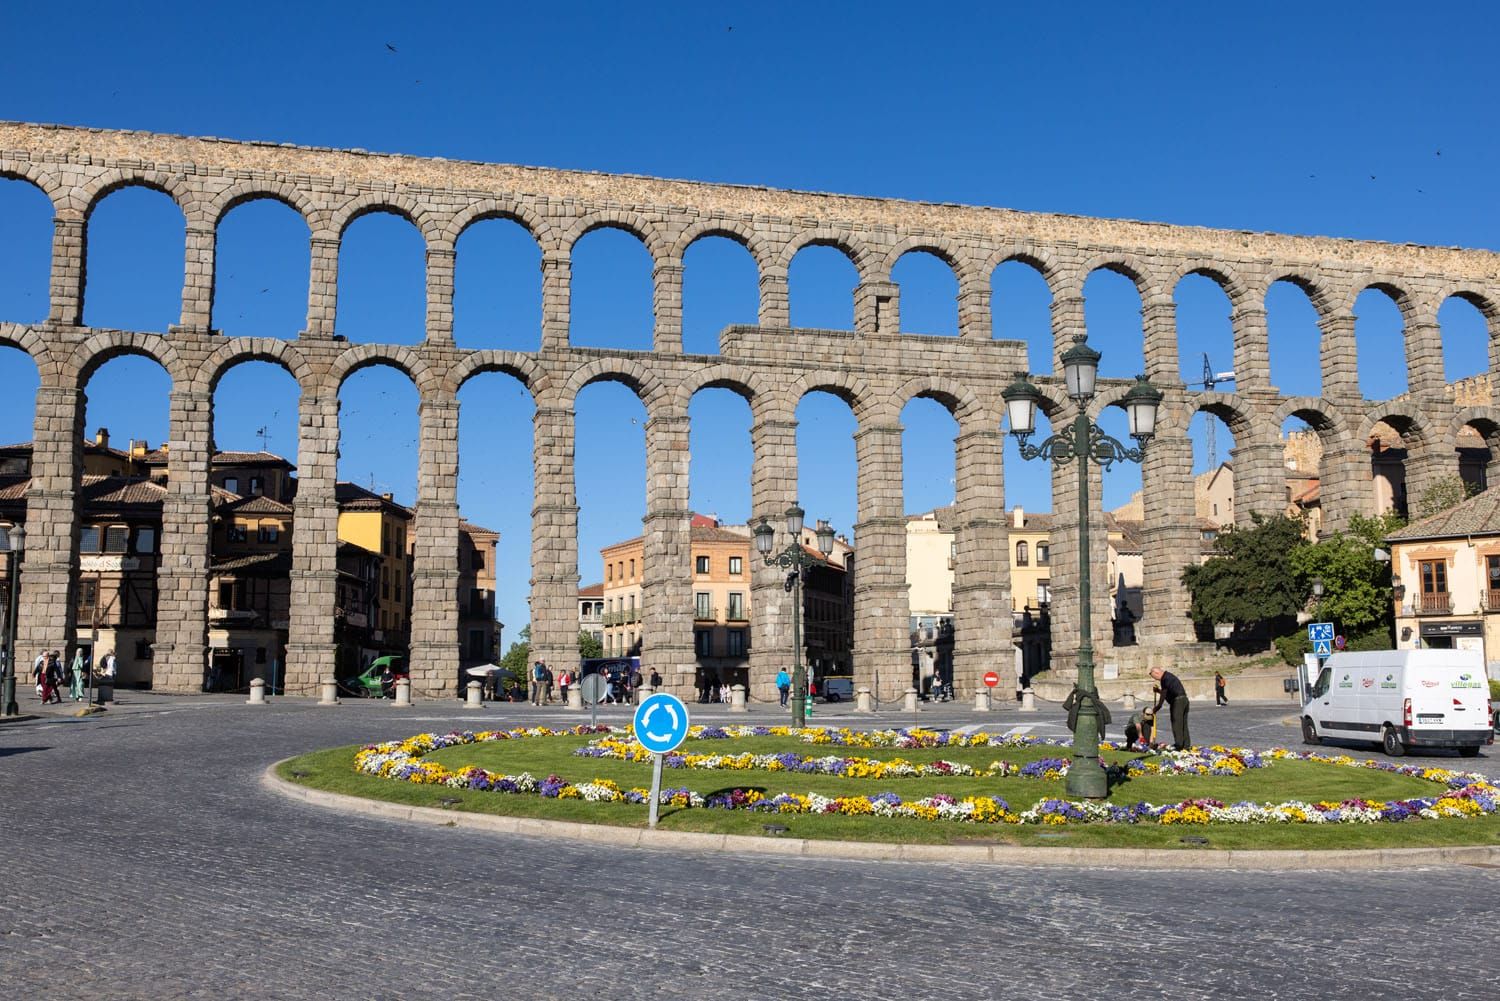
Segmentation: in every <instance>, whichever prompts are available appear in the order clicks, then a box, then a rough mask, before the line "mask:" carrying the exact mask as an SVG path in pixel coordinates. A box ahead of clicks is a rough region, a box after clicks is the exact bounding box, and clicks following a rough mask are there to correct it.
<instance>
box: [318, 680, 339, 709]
mask: <svg viewBox="0 0 1500 1001" xmlns="http://www.w3.org/2000/svg"><path fill="white" fill-rule="evenodd" d="M321 692H322V695H321V696H320V697H319V699H318V705H320V706H336V705H338V704H339V686H338V682H336V681H325V682H323V685H322V688H321Z"/></svg>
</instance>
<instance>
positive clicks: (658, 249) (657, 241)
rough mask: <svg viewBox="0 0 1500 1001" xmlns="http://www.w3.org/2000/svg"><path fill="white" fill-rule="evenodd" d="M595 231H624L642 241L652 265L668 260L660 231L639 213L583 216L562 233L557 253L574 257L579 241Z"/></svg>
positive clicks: (611, 211)
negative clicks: (653, 262) (574, 249)
mask: <svg viewBox="0 0 1500 1001" xmlns="http://www.w3.org/2000/svg"><path fill="white" fill-rule="evenodd" d="M596 229H619V230H624V231H625V232H626V233H629V234H630V235H631V236H633V237H635V238H636V239H637V240H639V241H641V244H642V246H644V247H645V248H646V250H647V251H648V252H649V253H650V254H651V259H652V260H653V261H655V262H657V263H661V261H663V260H665V259H666V255H667V241H666V239H665V238H664V237H663V236H662V233H661V228H660V227H659V226H658V225H657V224H656V223H653V222H652V221H651V220H649V219H647V218H646V217H645V216H643V215H641V214H640V213H639V212H629V211H626V210H623V209H615V210H608V211H603V212H591V213H589V214H588V215H584V216H580V217H579V218H578V219H576V220H575V221H574V223H573V225H572V226H570V227H569V228H568V230H567V231H566V232H565V233H563V235H562V238H561V239H560V240H559V241H558V249H559V250H560V251H562V252H563V253H566V254H568V255H570V256H571V255H572V253H573V248H574V247H576V246H577V245H578V241H579V240H581V239H583V238H584V237H585V236H588V235H589V234H590V233H592V232H593V231H594V230H596Z"/></svg>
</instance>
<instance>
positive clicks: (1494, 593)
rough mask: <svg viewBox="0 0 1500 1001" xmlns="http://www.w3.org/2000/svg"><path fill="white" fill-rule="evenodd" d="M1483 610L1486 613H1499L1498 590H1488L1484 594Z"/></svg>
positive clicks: (1499, 590) (1499, 599)
mask: <svg viewBox="0 0 1500 1001" xmlns="http://www.w3.org/2000/svg"><path fill="white" fill-rule="evenodd" d="M1484 610H1485V611H1486V612H1500V589H1497V588H1490V589H1489V590H1488V591H1485V592H1484Z"/></svg>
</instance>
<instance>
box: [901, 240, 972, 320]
mask: <svg viewBox="0 0 1500 1001" xmlns="http://www.w3.org/2000/svg"><path fill="white" fill-rule="evenodd" d="M891 281H893V282H895V283H896V284H897V285H899V286H900V287H901V300H900V302H901V332H902V333H913V334H938V335H941V336H944V337H957V336H958V277H957V276H956V275H955V274H954V273H953V266H952V265H951V264H949V263H948V262H947V261H945V260H943V259H942V258H941V257H939V256H937V255H936V254H934V253H931V252H929V251H925V250H909V251H907V252H906V253H904V254H902V255H901V257H900V259H899V260H897V261H896V265H895V267H893V268H891Z"/></svg>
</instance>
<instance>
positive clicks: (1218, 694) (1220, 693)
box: [1214, 671, 1229, 706]
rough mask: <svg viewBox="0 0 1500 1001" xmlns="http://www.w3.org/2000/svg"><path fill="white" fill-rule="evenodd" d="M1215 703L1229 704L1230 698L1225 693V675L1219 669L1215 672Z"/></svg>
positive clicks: (1218, 704) (1217, 704) (1220, 704)
mask: <svg viewBox="0 0 1500 1001" xmlns="http://www.w3.org/2000/svg"><path fill="white" fill-rule="evenodd" d="M1214 705H1216V706H1227V705H1229V698H1228V697H1227V696H1226V695H1225V694H1224V675H1222V674H1220V673H1219V672H1218V671H1215V672H1214Z"/></svg>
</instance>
